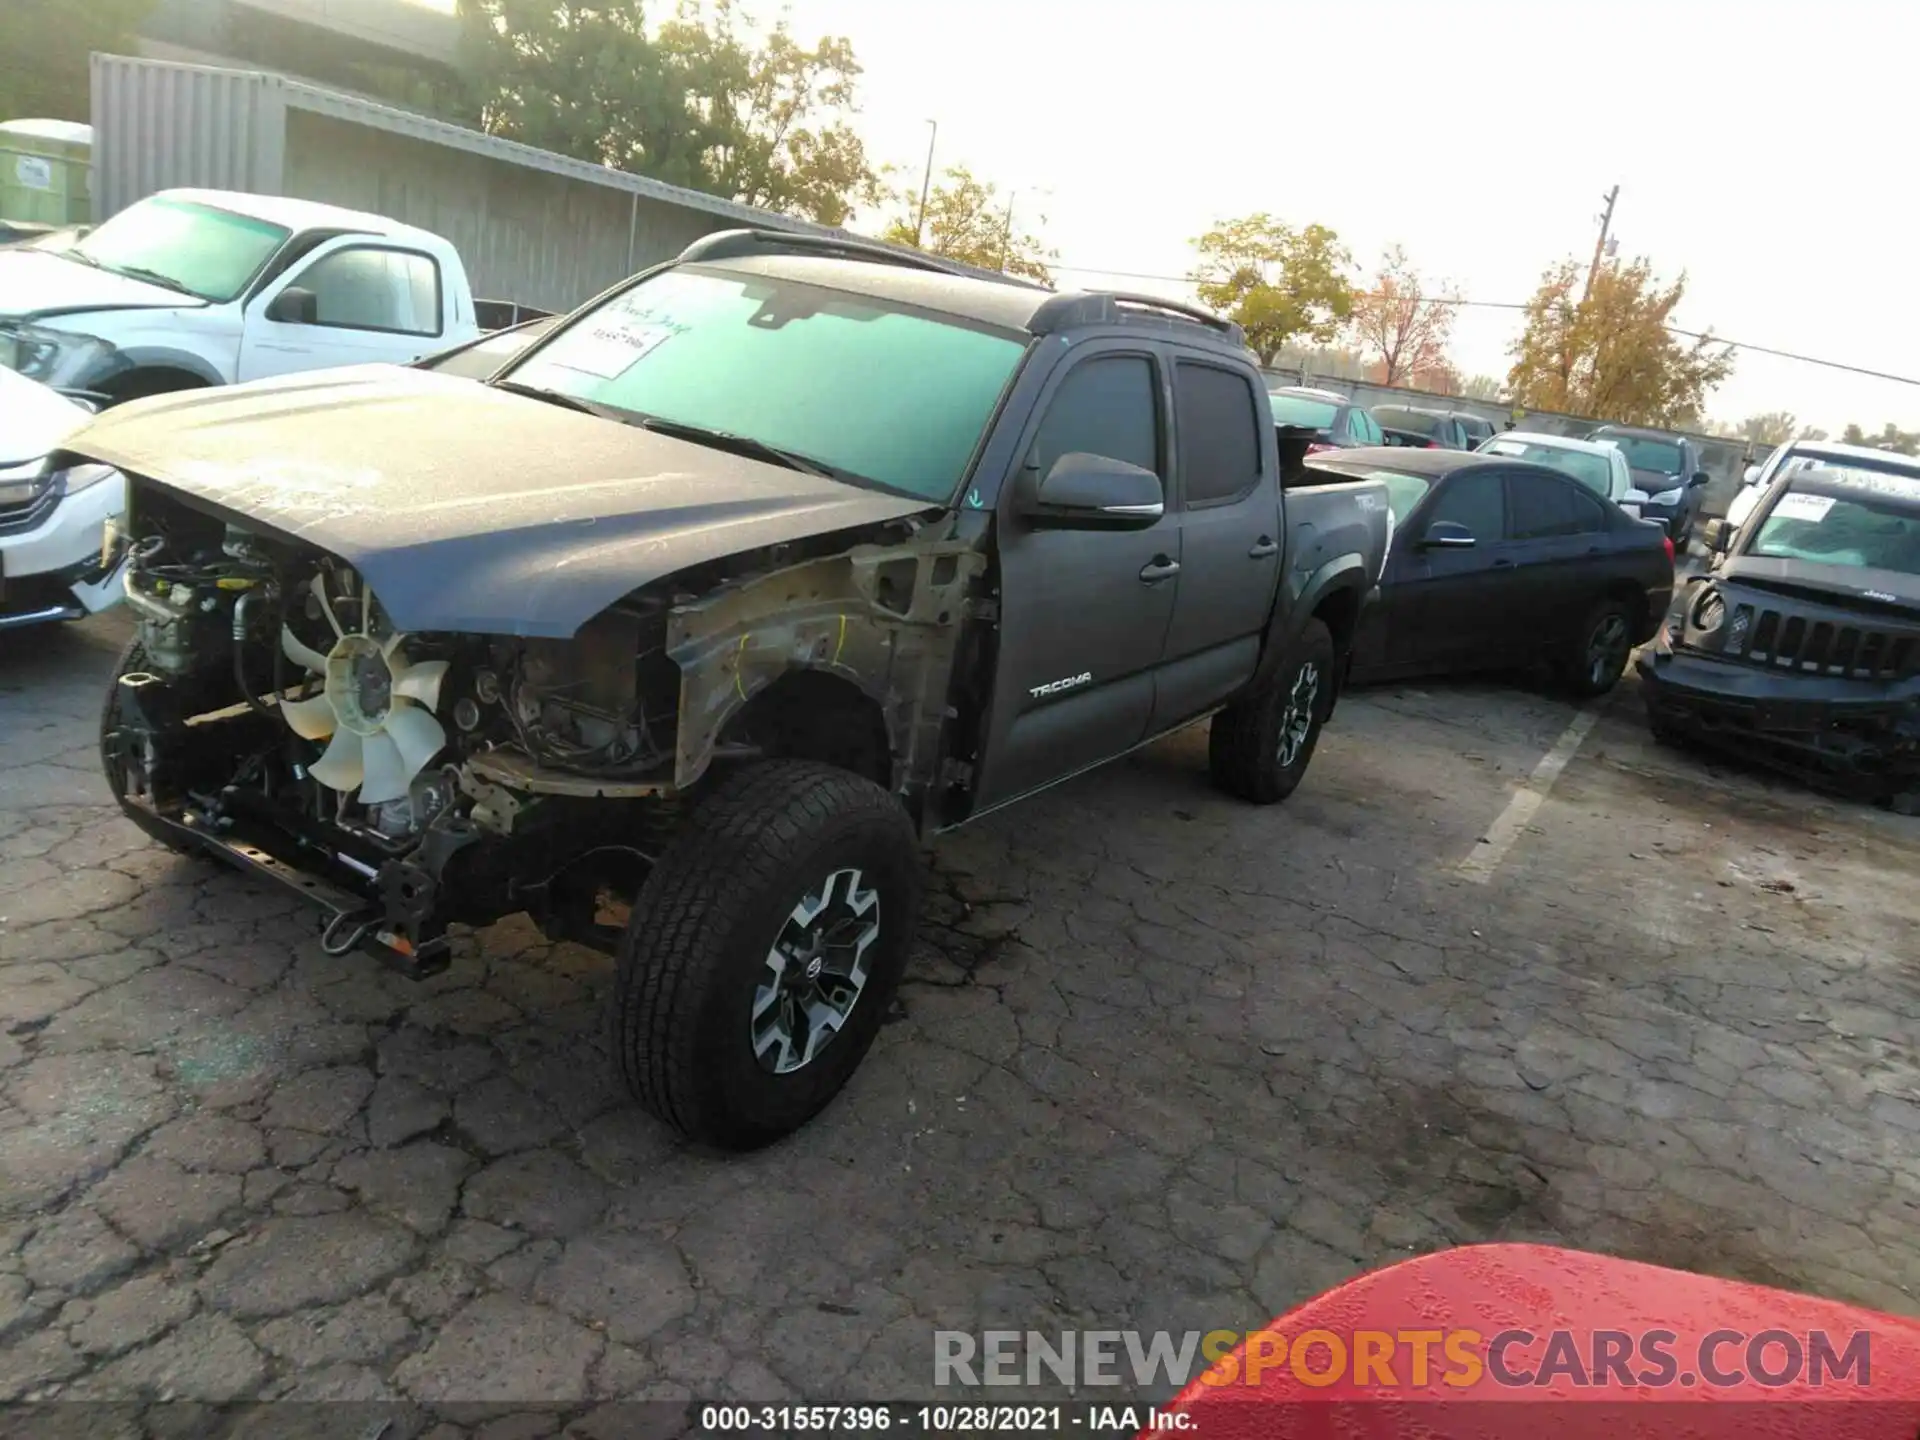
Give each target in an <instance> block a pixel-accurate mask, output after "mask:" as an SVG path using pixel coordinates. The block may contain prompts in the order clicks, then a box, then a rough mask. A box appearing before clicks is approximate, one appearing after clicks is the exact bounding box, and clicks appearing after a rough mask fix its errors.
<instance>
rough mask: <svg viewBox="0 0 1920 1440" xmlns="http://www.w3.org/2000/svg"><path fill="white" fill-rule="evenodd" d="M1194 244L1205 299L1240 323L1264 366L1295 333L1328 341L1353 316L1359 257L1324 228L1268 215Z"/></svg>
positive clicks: (1220, 227)
mask: <svg viewBox="0 0 1920 1440" xmlns="http://www.w3.org/2000/svg"><path fill="white" fill-rule="evenodd" d="M1192 243H1193V247H1194V249H1195V251H1197V252H1198V255H1199V263H1198V264H1197V265H1196V266H1195V267H1194V270H1193V274H1192V276H1191V278H1192V280H1193V282H1194V286H1195V288H1196V289H1197V290H1198V291H1199V295H1200V299H1201V300H1202V301H1203V302H1204V303H1206V304H1208V305H1211V306H1212V307H1213V308H1214V309H1216V310H1218V311H1220V312H1221V313H1222V314H1225V315H1227V316H1229V317H1230V318H1232V319H1233V320H1235V321H1237V322H1238V323H1239V325H1240V327H1241V329H1243V330H1245V331H1246V332H1247V348H1248V349H1249V350H1251V351H1253V353H1254V354H1255V355H1257V356H1259V358H1260V362H1261V363H1262V364H1263V365H1264V364H1271V363H1272V361H1273V358H1274V356H1276V355H1277V354H1279V352H1280V347H1281V346H1283V345H1285V344H1286V343H1287V341H1289V340H1291V339H1293V338H1294V337H1296V336H1298V337H1300V338H1302V339H1305V340H1309V341H1313V342H1316V343H1318V344H1321V345H1325V344H1327V343H1328V342H1330V341H1331V340H1332V339H1333V337H1334V336H1335V335H1336V334H1338V333H1339V331H1340V329H1341V327H1342V326H1343V325H1344V324H1345V323H1346V322H1347V319H1348V317H1350V316H1351V315H1352V314H1353V282H1352V280H1351V279H1350V278H1349V276H1348V268H1349V267H1350V266H1351V265H1352V264H1353V256H1352V255H1351V254H1350V253H1349V252H1348V251H1347V248H1346V247H1345V246H1344V245H1342V244H1341V243H1340V237H1339V236H1338V235H1336V234H1335V233H1334V232H1333V231H1331V230H1329V229H1327V227H1326V226H1324V225H1308V226H1306V227H1304V228H1303V229H1298V230H1296V229H1295V228H1294V227H1292V226H1291V225H1285V224H1282V223H1281V222H1280V221H1278V220H1276V219H1274V218H1273V216H1271V215H1268V214H1265V213H1262V214H1258V215H1248V216H1246V217H1244V218H1242V219H1239V220H1222V221H1221V222H1220V223H1218V224H1217V225H1215V226H1214V227H1213V228H1212V229H1211V230H1209V231H1207V233H1206V234H1204V235H1202V236H1200V237H1199V238H1198V239H1196V240H1194V241H1193V242H1192Z"/></svg>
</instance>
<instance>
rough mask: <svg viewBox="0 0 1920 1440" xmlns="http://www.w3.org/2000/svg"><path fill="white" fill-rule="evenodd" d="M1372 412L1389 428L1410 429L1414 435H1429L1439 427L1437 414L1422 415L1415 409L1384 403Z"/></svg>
mask: <svg viewBox="0 0 1920 1440" xmlns="http://www.w3.org/2000/svg"><path fill="white" fill-rule="evenodd" d="M1373 414H1374V418H1375V419H1377V420H1378V421H1379V422H1380V423H1381V424H1382V425H1384V426H1386V427H1387V428H1388V429H1389V430H1411V431H1413V433H1414V434H1416V435H1431V434H1433V432H1434V431H1435V430H1437V429H1439V428H1440V417H1439V416H1438V415H1422V414H1421V413H1420V412H1419V411H1417V410H1401V409H1398V408H1396V407H1394V406H1392V405H1385V406H1382V407H1381V408H1380V409H1378V410H1376V411H1374V412H1373Z"/></svg>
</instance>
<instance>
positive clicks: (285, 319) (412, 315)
mask: <svg viewBox="0 0 1920 1440" xmlns="http://www.w3.org/2000/svg"><path fill="white" fill-rule="evenodd" d="M444 313H445V298H444V288H443V285H442V281H441V275H440V266H439V263H438V262H437V261H436V260H435V259H434V258H433V257H432V256H431V255H428V254H426V253H425V252H423V251H420V250H413V249H408V248H407V247H405V246H401V245H395V244H391V243H389V242H386V241H382V240H377V239H372V238H369V237H367V236H364V235H358V236H345V237H342V238H340V239H337V240H331V241H328V242H327V243H326V244H324V245H321V246H319V247H318V248H316V249H315V250H314V252H313V253H312V254H311V255H309V256H307V258H306V259H305V260H304V261H302V262H301V263H300V264H298V265H295V266H293V267H292V268H291V269H290V270H288V272H287V273H286V274H284V275H281V276H279V277H277V278H276V279H275V280H274V281H273V282H272V283H271V284H269V285H267V286H266V287H265V288H264V289H263V290H261V292H260V293H259V294H258V295H255V296H254V297H253V299H251V300H250V301H248V302H247V305H246V311H245V316H246V318H245V321H244V327H243V329H242V331H241V337H240V366H239V378H240V379H242V380H258V379H261V378H263V377H265V376H268V375H286V374H291V373H293V372H294V371H299V370H320V369H325V368H327V367H329V366H334V365H373V364H381V363H386V364H393V365H407V364H411V363H412V362H413V361H415V360H418V359H419V358H420V357H421V356H422V355H425V354H427V353H428V352H429V351H432V350H435V349H438V348H439V345H438V341H439V339H440V336H441V335H442V334H443V333H445V330H446V325H445V320H444Z"/></svg>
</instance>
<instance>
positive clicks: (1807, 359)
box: [1048, 265, 1920, 386]
mask: <svg viewBox="0 0 1920 1440" xmlns="http://www.w3.org/2000/svg"><path fill="white" fill-rule="evenodd" d="M1048 268H1049V269H1051V270H1061V271H1065V272H1066V273H1068V274H1070V275H1109V276H1112V277H1113V278H1115V279H1117V280H1158V281H1162V282H1164V283H1166V284H1170V285H1192V284H1194V283H1195V282H1194V278H1193V277H1192V276H1191V275H1150V274H1147V273H1145V272H1143V271H1139V270H1102V269H1100V268H1098V267H1097V266H1093V265H1050V266H1048ZM1357 293H1359V294H1361V295H1364V296H1366V297H1367V298H1369V299H1378V298H1380V296H1379V292H1378V291H1372V290H1363V291H1359V292H1357ZM1420 302H1421V303H1422V304H1423V305H1449V306H1455V307H1458V308H1461V309H1471V310H1525V309H1527V308H1528V303H1527V302H1526V301H1524V300H1465V299H1461V298H1458V297H1454V296H1444V295H1423V296H1421V297H1420ZM1666 328H1667V329H1668V330H1669V331H1670V332H1671V333H1673V334H1675V335H1684V336H1686V337H1687V338H1688V339H1689V340H1710V341H1712V342H1713V343H1714V344H1715V345H1725V346H1727V347H1729V348H1730V349H1734V350H1751V351H1752V352H1753V353H1754V354H1756V355H1772V356H1775V357H1776V358H1778V359H1781V360H1795V361H1798V362H1799V363H1800V364H1802V365H1818V366H1821V367H1822V368H1824V369H1827V370H1844V371H1845V372H1846V373H1847V374H1849V375H1864V376H1866V377H1867V378H1869V379H1872V380H1891V381H1892V382H1893V383H1894V384H1896V385H1913V386H1920V379H1916V378H1914V377H1913V376H1911V375H1894V374H1890V373H1889V372H1887V371H1885V370H1869V369H1868V368H1867V367H1865V366H1864V365H1848V364H1847V363H1845V362H1844V361H1841V360H1822V359H1821V358H1820V357H1819V356H1817V355H1801V354H1798V353H1796V352H1795V351H1792V350H1777V349H1775V348H1774V347H1773V346H1771V345H1755V344H1754V343H1753V342H1752V341H1749V340H1729V339H1728V338H1727V337H1726V336H1724V335H1712V334H1708V333H1706V332H1704V331H1700V330H1683V329H1681V328H1680V327H1679V326H1678V325H1669V326H1667V327H1666Z"/></svg>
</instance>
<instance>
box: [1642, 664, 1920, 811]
mask: <svg viewBox="0 0 1920 1440" xmlns="http://www.w3.org/2000/svg"><path fill="white" fill-rule="evenodd" d="M1637 668H1638V670H1639V674H1640V690H1641V694H1642V696H1643V697H1644V699H1645V702H1646V706H1647V714H1648V716H1649V718H1650V719H1651V720H1652V722H1653V724H1654V726H1655V727H1656V728H1657V729H1661V730H1665V731H1668V732H1670V733H1677V734H1680V735H1684V736H1686V737H1688V738H1691V739H1695V740H1699V741H1701V742H1703V743H1706V744H1710V745H1713V746H1715V747H1717V748H1720V749H1724V750H1727V751H1729V752H1731V753H1736V754H1740V755H1743V756H1745V757H1746V758H1749V759H1751V760H1754V761H1756V762H1758V763H1761V764H1764V765H1768V766H1770V767H1772V768H1774V769H1778V770H1782V771H1785V772H1788V773H1791V774H1793V775H1795V776H1798V777H1800V778H1802V779H1807V780H1812V781H1815V782H1817V783H1821V784H1824V785H1826V786H1829V787H1831V788H1835V789H1839V790H1841V791H1843V792H1845V793H1848V794H1854V795H1861V796H1870V797H1873V798H1880V797H1883V796H1886V795H1888V794H1897V793H1901V792H1906V791H1911V790H1913V789H1914V788H1915V787H1917V786H1920V685H1916V683H1915V682H1912V681H1905V682H1899V683H1890V684H1879V683H1874V682H1868V681H1853V680H1837V679H1823V678H1816V677H1811V676H1808V677H1799V678H1796V677H1792V676H1787V675H1782V674H1775V673H1770V672H1768V671H1766V670H1763V669H1759V668H1757V667H1752V666H1745V665H1734V664H1730V663H1727V662H1723V661H1714V660H1704V659H1700V658H1696V657H1694V656H1692V655H1689V654H1686V653H1682V652H1671V651H1667V652H1661V651H1654V652H1648V653H1642V655H1641V656H1640V658H1639V661H1638V664H1637Z"/></svg>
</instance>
